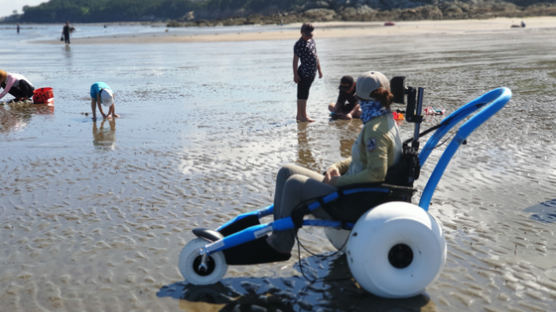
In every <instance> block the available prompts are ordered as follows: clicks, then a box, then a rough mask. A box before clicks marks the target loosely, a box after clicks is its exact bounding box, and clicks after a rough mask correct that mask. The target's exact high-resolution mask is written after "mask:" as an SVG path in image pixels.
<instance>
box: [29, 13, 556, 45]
mask: <svg viewBox="0 0 556 312" xmlns="http://www.w3.org/2000/svg"><path fill="white" fill-rule="evenodd" d="M521 20H524V21H525V23H526V27H525V28H517V29H516V28H512V27H511V26H512V25H515V24H519V23H520V22H521ZM299 25H301V23H296V24H287V25H284V26H277V27H283V28H284V30H279V31H278V30H270V31H269V30H264V29H261V31H244V32H242V31H238V32H233V33H231V32H230V33H224V32H219V30H221V29H222V28H219V29H215V31H214V32H213V33H210V34H206V33H204V34H176V33H174V32H172V29H173V28H165V30H164V31H162V32H153V33H145V34H137V35H113V36H100V37H86V38H74V39H72V44H116V43H136V44H140V43H180V42H226V41H261V40H286V39H292V38H297V37H298V36H299V31H298V28H299ZM314 25H315V32H314V33H315V38H340V37H343V38H348V37H349V38H352V37H373V36H397V35H400V36H404V35H427V34H452V35H460V34H466V33H481V32H482V33H491V32H498V31H510V30H511V31H519V30H525V31H530V30H538V29H545V28H556V17H554V16H546V17H529V18H511V17H500V18H492V19H468V20H440V21H438V20H422V21H401V22H395V25H394V26H384V21H380V22H316V23H314ZM257 26H262V25H256V26H253V27H257ZM264 26H267V25H264ZM209 27H210V26H209ZM224 27H225V26H224ZM371 29H372V30H373V32H369V30H371ZM251 30H253V29H251ZM35 42H36V43H48V44H59V41H58V40H40V41H35Z"/></svg>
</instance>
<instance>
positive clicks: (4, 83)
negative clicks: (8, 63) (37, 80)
mask: <svg viewBox="0 0 556 312" xmlns="http://www.w3.org/2000/svg"><path fill="white" fill-rule="evenodd" d="M0 86H1V87H2V88H3V89H4V90H3V91H2V93H0V99H1V98H3V97H4V96H5V95H6V94H8V93H9V94H11V95H13V96H14V97H15V101H24V100H28V99H29V98H31V97H32V96H33V91H34V90H35V87H33V84H32V83H31V82H30V81H29V80H28V79H27V78H25V77H24V76H23V75H20V74H14V73H8V72H5V71H3V70H0Z"/></svg>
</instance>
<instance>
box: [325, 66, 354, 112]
mask: <svg viewBox="0 0 556 312" xmlns="http://www.w3.org/2000/svg"><path fill="white" fill-rule="evenodd" d="M355 86H356V83H355V81H354V80H353V77H351V76H343V77H342V79H341V80H340V86H339V87H338V89H339V90H340V91H339V94H338V99H337V100H336V103H330V104H329V105H328V110H329V111H330V113H331V116H332V118H335V119H336V118H338V119H352V118H359V117H360V116H361V108H360V107H359V100H358V99H357V97H356V96H355Z"/></svg>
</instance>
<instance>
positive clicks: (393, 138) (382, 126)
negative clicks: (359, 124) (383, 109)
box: [332, 114, 402, 186]
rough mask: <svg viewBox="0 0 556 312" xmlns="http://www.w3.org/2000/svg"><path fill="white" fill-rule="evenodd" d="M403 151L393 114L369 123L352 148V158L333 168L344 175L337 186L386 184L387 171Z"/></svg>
mask: <svg viewBox="0 0 556 312" xmlns="http://www.w3.org/2000/svg"><path fill="white" fill-rule="evenodd" d="M401 150H402V142H401V139H400V134H399V129H398V126H397V125H396V122H395V121H394V118H392V114H386V115H382V116H379V117H375V118H373V119H371V120H369V121H368V122H367V123H366V124H365V126H364V127H363V129H362V130H361V133H359V136H358V137H357V140H355V143H354V144H353V147H352V148H351V157H349V158H347V159H345V160H343V161H340V162H338V163H335V164H334V165H332V166H334V167H336V168H337V169H338V170H339V171H340V174H341V175H342V176H341V177H339V178H338V179H337V180H335V183H334V185H335V186H344V185H348V184H354V183H368V182H382V181H384V179H385V178H386V171H387V170H388V168H390V166H392V165H394V164H395V163H396V162H397V161H398V159H399V158H400V155H401Z"/></svg>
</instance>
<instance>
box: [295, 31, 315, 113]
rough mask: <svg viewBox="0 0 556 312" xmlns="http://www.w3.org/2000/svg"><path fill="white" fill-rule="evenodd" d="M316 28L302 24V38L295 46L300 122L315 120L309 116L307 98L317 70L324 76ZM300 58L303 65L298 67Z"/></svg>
mask: <svg viewBox="0 0 556 312" xmlns="http://www.w3.org/2000/svg"><path fill="white" fill-rule="evenodd" d="M314 29H315V28H314V27H313V25H311V24H308V23H304V24H303V25H302V26H301V38H299V40H297V42H296V43H295V45H294V47H293V81H295V83H297V116H296V120H297V121H300V122H306V121H308V122H312V121H314V120H313V119H311V118H309V117H308V116H307V99H308V98H309V89H310V88H311V84H312V83H313V80H314V79H315V74H316V72H317V70H318V72H319V78H322V71H321V68H320V62H319V57H318V55H317V46H316V45H315V40H313V30H314ZM300 60H301V65H299V67H297V65H298V63H299V61H300Z"/></svg>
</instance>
